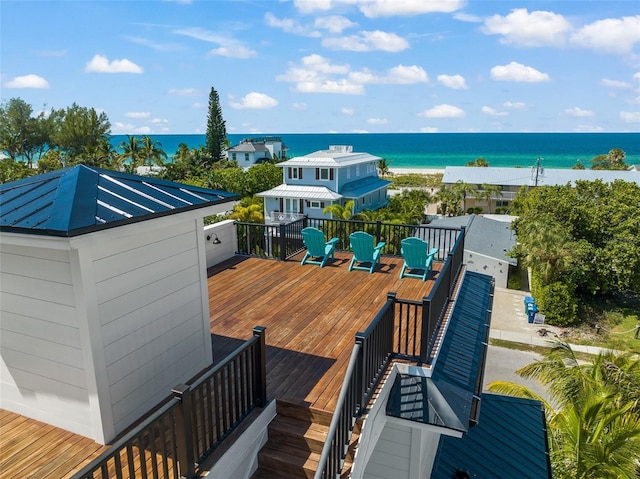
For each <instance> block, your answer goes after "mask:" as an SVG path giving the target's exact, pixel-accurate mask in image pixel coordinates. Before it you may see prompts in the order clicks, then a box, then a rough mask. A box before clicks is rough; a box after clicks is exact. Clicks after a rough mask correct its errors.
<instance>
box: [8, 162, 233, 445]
mask: <svg viewBox="0 0 640 479" xmlns="http://www.w3.org/2000/svg"><path fill="white" fill-rule="evenodd" d="M238 199H239V198H238V197H237V196H236V195H233V194H230V193H227V192H224V191H217V190H209V189H205V188H198V187H194V186H190V185H184V184H179V183H173V182H169V181H164V180H160V179H157V178H149V177H140V176H135V175H131V174H127V173H122V172H116V171H109V170H103V169H99V168H93V167H87V166H83V165H79V166H75V167H73V168H67V169H62V170H57V171H53V172H50V173H47V174H44V175H38V176H34V177H30V178H26V179H23V180H19V181H15V182H11V183H6V184H2V185H0V274H1V277H2V281H1V282H0V315H1V317H2V322H1V323H0V336H1V337H2V343H1V346H0V363H1V364H0V367H1V369H2V371H3V374H2V375H1V377H0V391H1V392H0V408H2V409H6V410H9V411H13V412H16V413H18V414H21V415H23V416H27V417H30V418H33V419H37V420H39V421H42V422H45V423H47V424H51V425H53V426H56V427H60V428H62V429H66V430H67V431H71V432H74V433H77V434H80V435H83V436H85V437H89V438H92V439H94V440H95V441H96V442H98V443H100V444H105V443H107V442H108V441H110V440H112V439H113V438H114V437H115V436H116V435H117V434H118V433H120V432H121V431H123V430H124V429H125V428H127V427H129V426H130V425H131V424H132V423H134V422H135V421H137V420H138V419H139V418H140V417H141V416H142V415H143V414H144V413H146V412H147V411H148V409H149V407H150V405H154V404H157V403H158V402H159V401H161V400H163V399H164V398H165V397H166V394H167V391H168V390H170V389H171V388H172V387H173V386H175V384H178V383H180V382H181V381H183V380H184V378H185V377H190V376H192V375H195V374H196V373H198V372H199V371H201V370H202V369H203V368H205V367H207V366H209V365H210V364H211V362H212V348H211V341H210V339H209V337H210V332H209V301H208V293H207V268H206V262H205V259H204V258H205V244H206V241H207V240H206V237H205V234H204V230H203V217H204V216H207V215H212V214H219V213H222V212H225V211H228V210H231V209H232V207H233V206H232V205H233V203H234V202H235V201H236V200H238ZM70 405H71V406H70Z"/></svg>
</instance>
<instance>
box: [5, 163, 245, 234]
mask: <svg viewBox="0 0 640 479" xmlns="http://www.w3.org/2000/svg"><path fill="white" fill-rule="evenodd" d="M237 199H239V197H238V196H237V195H235V194H232V193H228V192H225V191H217V190H209V189H206V188H199V187H196V186H191V185H185V184H180V183H174V182H171V181H165V180H160V179H157V178H152V177H142V176H136V175H131V174H128V173H121V172H117V171H110V170H104V169H101V168H93V167H88V166H84V165H78V166H74V167H72V168H65V169H62V170H56V171H53V172H50V173H46V174H43V175H37V176H33V177H30V178H25V179H23V180H19V181H14V182H11V183H5V184H2V185H0V231H8V232H14V233H26V234H41V235H48V236H77V235H80V234H85V233H89V232H92V231H97V230H100V229H106V228H112V227H114V226H118V225H122V224H128V223H134V222H138V221H144V220H147V219H151V218H156V217H159V216H165V215H170V214H174V213H180V212H183V211H188V210H192V209H197V208H204V207H207V206H211V205H215V204H220V203H226V202H229V201H235V200H237Z"/></svg>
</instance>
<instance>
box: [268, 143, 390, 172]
mask: <svg viewBox="0 0 640 479" xmlns="http://www.w3.org/2000/svg"><path fill="white" fill-rule="evenodd" d="M379 160H381V158H380V157H379V156H374V155H371V154H369V153H355V152H354V151H353V147H352V146H350V145H332V146H330V147H329V149H328V150H319V151H314V152H313V153H309V154H308V155H304V156H296V157H295V158H291V159H290V160H287V161H285V162H282V163H278V166H283V167H284V166H314V167H318V168H339V167H342V166H350V165H357V164H360V163H367V162H370V161H376V162H377V161H379Z"/></svg>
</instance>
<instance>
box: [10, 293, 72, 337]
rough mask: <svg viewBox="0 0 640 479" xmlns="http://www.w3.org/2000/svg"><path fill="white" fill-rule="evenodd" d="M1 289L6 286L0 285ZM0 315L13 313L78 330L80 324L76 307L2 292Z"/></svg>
mask: <svg viewBox="0 0 640 479" xmlns="http://www.w3.org/2000/svg"><path fill="white" fill-rule="evenodd" d="M0 287H4V285H2V284H1V283H0ZM0 313H1V314H2V316H3V317H4V314H5V313H13V314H18V315H20V316H25V317H27V318H35V319H38V320H41V321H47V322H50V323H53V324H60V325H62V326H68V327H71V328H76V329H77V323H78V322H77V319H76V309H75V307H74V306H69V305H66V304H60V303H51V302H49V301H44V300H42V299H40V298H35V297H33V296H23V295H19V294H9V293H6V292H4V291H0Z"/></svg>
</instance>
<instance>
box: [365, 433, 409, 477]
mask: <svg viewBox="0 0 640 479" xmlns="http://www.w3.org/2000/svg"><path fill="white" fill-rule="evenodd" d="M411 434H412V430H411V428H410V427H408V426H402V425H399V424H392V423H389V422H387V424H386V425H385V427H384V429H383V430H382V434H381V435H380V438H379V439H378V442H377V443H376V447H375V448H374V450H373V454H372V455H371V458H370V459H369V462H368V463H367V467H366V469H365V471H364V478H365V479H391V478H393V479H412V478H410V477H409V470H410V462H411Z"/></svg>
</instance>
